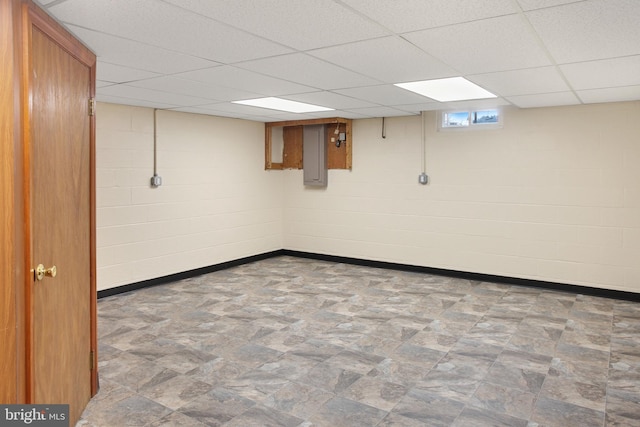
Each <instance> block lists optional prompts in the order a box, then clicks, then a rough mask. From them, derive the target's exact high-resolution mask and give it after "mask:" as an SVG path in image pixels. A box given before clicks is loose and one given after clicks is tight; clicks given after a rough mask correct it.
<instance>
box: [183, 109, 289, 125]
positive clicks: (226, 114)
mask: <svg viewBox="0 0 640 427" xmlns="http://www.w3.org/2000/svg"><path fill="white" fill-rule="evenodd" d="M171 110H172V111H180V112H183V113H192V114H204V115H207V116H217V117H228V118H232V119H239V120H250V121H254V122H273V121H277V120H280V118H274V117H272V116H260V115H247V116H243V115H239V114H238V113H230V112H226V111H216V110H212V109H210V108H203V107H201V106H198V107H175V108H171Z"/></svg>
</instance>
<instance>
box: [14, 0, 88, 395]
mask: <svg viewBox="0 0 640 427" xmlns="http://www.w3.org/2000/svg"><path fill="white" fill-rule="evenodd" d="M22 11H23V13H22V40H23V44H22V46H23V49H22V61H23V67H22V73H21V86H22V96H21V98H22V103H21V104H22V122H21V125H22V126H21V128H22V129H21V130H22V143H23V153H22V162H23V165H24V168H23V182H24V192H23V212H24V214H23V215H24V216H23V219H24V220H23V224H24V225H23V227H24V228H23V234H24V239H23V241H24V261H23V262H24V265H25V266H26V268H27V269H31V268H33V266H32V265H31V262H32V247H31V242H32V238H33V235H32V230H31V191H32V183H31V135H30V133H31V131H30V125H31V116H32V111H31V71H30V70H31V61H30V49H31V34H32V28H33V27H37V28H38V29H39V30H40V31H42V32H43V33H44V34H46V35H47V36H48V37H50V38H51V40H53V41H54V42H56V43H57V44H58V45H59V46H60V47H61V48H62V49H64V50H65V51H67V52H68V53H69V54H70V55H71V56H73V57H74V58H75V59H77V60H78V61H79V62H81V63H82V64H83V65H85V66H87V67H88V68H89V70H90V78H89V81H90V91H89V92H90V95H89V97H90V98H91V99H94V98H95V89H96V88H95V79H96V56H95V55H94V53H93V52H91V51H90V50H89V49H88V48H87V47H86V46H84V45H83V44H82V43H80V42H79V41H78V40H77V39H76V38H74V37H73V36H72V35H71V34H70V33H69V32H68V31H67V30H65V29H64V28H63V27H62V26H61V25H60V24H58V23H57V22H56V21H55V20H53V18H51V17H50V16H49V15H47V14H46V13H45V12H44V11H43V10H42V9H40V8H39V7H38V6H37V5H36V4H34V3H33V2H32V1H30V0H29V1H27V2H26V3H24V4H23V6H22ZM87 102H89V99H87ZM95 129H96V122H95V114H94V115H92V116H90V118H89V137H90V142H89V144H90V148H89V152H90V154H89V157H90V166H89V170H90V187H89V188H90V190H89V193H90V208H89V209H90V262H91V266H90V290H89V298H90V317H91V319H90V322H91V326H90V327H91V348H90V349H88V350H89V351H92V352H93V353H92V354H93V361H92V363H93V370H92V371H91V374H90V377H91V396H93V395H95V394H96V393H97V391H98V368H97V357H98V353H97V351H98V343H97V340H98V336H97V291H96V194H95V193H96V174H95V169H96V167H95V151H96V150H95V132H96V130H95ZM33 287H34V280H33V277H32V275H31V274H29V272H28V271H26V272H25V274H24V290H25V292H24V296H25V304H24V307H25V310H24V315H25V318H24V322H25V333H26V339H25V350H24V354H25V359H26V373H25V374H26V378H25V383H26V400H27V402H29V403H33V402H34V394H35V378H34V360H35V359H34V357H35V355H34V354H33V353H34V343H33V329H32V328H33V310H34V302H33ZM87 359H88V357H87ZM89 362H90V361H89V360H87V364H89Z"/></svg>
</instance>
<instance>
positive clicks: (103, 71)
mask: <svg viewBox="0 0 640 427" xmlns="http://www.w3.org/2000/svg"><path fill="white" fill-rule="evenodd" d="M158 75H159V74H157V73H152V72H149V71H143V70H136V69H134V68H128V67H124V66H122V65H115V64H108V63H105V62H101V63H100V64H98V66H97V67H96V78H97V79H98V80H102V81H105V82H111V83H125V82H131V81H134V80H140V79H148V78H151V77H157V76H158Z"/></svg>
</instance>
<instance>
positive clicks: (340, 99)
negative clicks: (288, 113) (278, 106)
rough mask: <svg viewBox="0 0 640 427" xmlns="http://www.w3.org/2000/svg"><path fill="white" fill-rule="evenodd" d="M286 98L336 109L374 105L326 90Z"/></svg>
mask: <svg viewBox="0 0 640 427" xmlns="http://www.w3.org/2000/svg"><path fill="white" fill-rule="evenodd" d="M286 98H287V99H291V100H292V101H299V102H306V103H308V104H314V105H322V106H325V107H330V108H333V109H336V110H341V109H345V108H365V107H373V106H374V105H375V104H372V103H370V102H367V101H363V100H361V99H356V98H351V97H349V96H344V95H341V94H338V93H333V92H327V91H322V92H310V93H301V94H298V95H289V96H287V97H286Z"/></svg>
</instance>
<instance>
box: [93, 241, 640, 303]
mask: <svg viewBox="0 0 640 427" xmlns="http://www.w3.org/2000/svg"><path fill="white" fill-rule="evenodd" d="M278 256H291V257H297V258H307V259H315V260H319V261H329V262H336V263H343V264H351V265H359V266H364V267H374V268H383V269H388V270H398V271H409V272H414V273H425V274H434V275H438V276H445V277H456V278H460V279H467V280H476V281H481V282H493V283H503V284H507V285H517V286H526V287H530V288H542V289H550V290H554V291H559V292H570V293H574V294H583V295H591V296H596V297H602V298H611V299H618V300H626V301H633V302H640V293H635V292H627V291H618V290H613V289H602V288H593V287H590V286H580V285H571V284H568V283H558V282H546V281H543V280H533V279H523V278H519V277H508V276H496V275H493V274H484V273H472V272H468V271H459V270H449V269H444V268H435V267H424V266H419V265H411V264H399V263H394V262H386V261H373V260H367V259H362V258H350V257H343V256H337V255H325V254H318V253H313V252H302V251H294V250H290V249H279V250H275V251H271V252H265V253H262V254H258V255H253V256H248V257H245V258H239V259H236V260H232V261H227V262H223V263H220V264H215V265H210V266H207V267H201V268H196V269H194V270H188V271H183V272H181V273H175V274H170V275H168V276H162V277H157V278H155V279H149V280H144V281H141V282H137V283H131V284H129V285H122V286H117V287H115V288H110V289H104V290H101V291H98V299H100V298H105V297H109V296H112V295H118V294H122V293H125V292H131V291H135V290H138V289H142V288H148V287H150V286H157V285H162V284H165V283H169V282H174V281H177V280H184V279H189V278H191V277H195V276H200V275H202V274H207V273H213V272H214V271H220V270H225V269H227V268H232V267H237V266H240V265H244V264H249V263H252V262H255V261H262V260H265V259H269V258H274V257H278Z"/></svg>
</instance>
